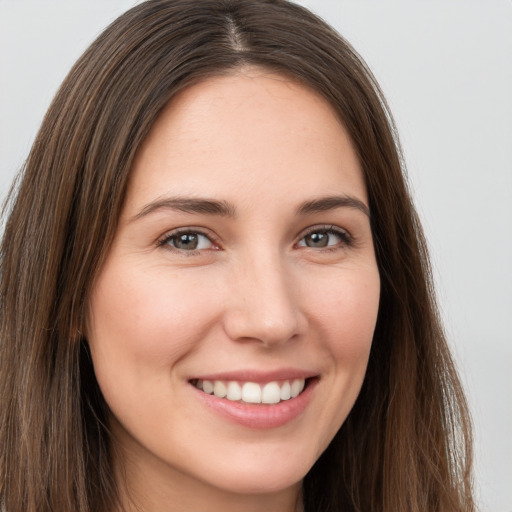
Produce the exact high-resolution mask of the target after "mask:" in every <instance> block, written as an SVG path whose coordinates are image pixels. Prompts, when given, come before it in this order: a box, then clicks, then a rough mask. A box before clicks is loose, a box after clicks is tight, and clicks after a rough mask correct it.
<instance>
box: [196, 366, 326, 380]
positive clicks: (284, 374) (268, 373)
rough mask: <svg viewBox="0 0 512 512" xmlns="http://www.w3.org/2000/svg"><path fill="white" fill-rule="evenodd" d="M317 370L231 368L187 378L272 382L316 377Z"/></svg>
mask: <svg viewBox="0 0 512 512" xmlns="http://www.w3.org/2000/svg"><path fill="white" fill-rule="evenodd" d="M317 376H318V372H314V371H310V370H302V369H299V368H279V369H275V370H265V371H262V370H256V369H246V370H232V371H226V372H217V373H208V374H200V375H195V376H194V377H192V378H191V379H189V380H196V379H201V380H210V381H215V380H222V381H239V382H256V383H264V382H272V381H276V380H278V381H279V380H294V379H309V378H311V377H317Z"/></svg>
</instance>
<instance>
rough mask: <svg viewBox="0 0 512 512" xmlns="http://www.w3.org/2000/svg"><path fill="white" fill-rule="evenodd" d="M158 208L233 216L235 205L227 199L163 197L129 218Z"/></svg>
mask: <svg viewBox="0 0 512 512" xmlns="http://www.w3.org/2000/svg"><path fill="white" fill-rule="evenodd" d="M158 210H177V211H180V212H184V213H200V214H206V215H218V216H221V217H235V207H234V206H233V205H232V204H231V203H229V202H227V201H218V200H216V199H208V198H194V197H164V198H160V199H156V200H155V201H152V202H151V203H148V204H147V205H145V206H144V207H143V208H142V210H141V211H140V212H139V213H137V214H136V215H135V216H134V217H132V219H131V220H132V221H134V220H138V219H141V218H142V217H146V216H147V215H150V214H151V213H154V212H156V211H158Z"/></svg>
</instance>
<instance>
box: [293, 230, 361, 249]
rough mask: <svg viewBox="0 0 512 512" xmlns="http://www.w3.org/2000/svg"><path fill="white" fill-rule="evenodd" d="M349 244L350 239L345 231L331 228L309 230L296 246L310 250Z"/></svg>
mask: <svg viewBox="0 0 512 512" xmlns="http://www.w3.org/2000/svg"><path fill="white" fill-rule="evenodd" d="M350 243H351V238H350V235H349V234H348V233H347V232H346V231H344V230H342V229H339V228H335V227H332V226H331V227H328V228H327V227H326V228H314V229H312V230H310V231H309V232H308V233H306V234H305V235H304V236H303V237H302V238H301V240H300V241H299V243H298V244H297V245H298V246H299V247H309V248H311V249H325V248H335V247H337V246H344V245H349V244H350Z"/></svg>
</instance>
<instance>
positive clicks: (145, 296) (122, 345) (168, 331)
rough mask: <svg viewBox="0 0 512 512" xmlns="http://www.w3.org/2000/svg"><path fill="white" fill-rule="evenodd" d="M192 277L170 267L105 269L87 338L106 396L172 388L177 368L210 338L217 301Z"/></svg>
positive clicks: (98, 283) (93, 299)
mask: <svg viewBox="0 0 512 512" xmlns="http://www.w3.org/2000/svg"><path fill="white" fill-rule="evenodd" d="M190 277H191V276H187V278H184V279H183V278H179V277H178V276H176V275H172V274H171V273H170V272H169V270H168V269H165V268H161V269H152V271H151V272H145V271H140V272H138V271H137V267H134V266H133V265H130V266H126V267H125V266H121V265H118V266H116V267H109V266H108V265H107V266H106V267H105V268H104V270H103V272H102V273H101V274H100V276H99V278H98V280H97V281H96V284H95V287H94V289H93V293H92V296H91V302H90V308H89V310H90V314H89V322H88V335H89V336H88V339H89V345H90V348H91V354H92V359H93V363H94V368H95V373H96V377H97V379H98V382H99V384H100V387H101V389H102V391H103V392H104V394H105V397H106V398H107V395H109V394H113V395H114V397H113V398H114V400H116V398H115V397H116V396H117V394H118V393H120V391H118V390H119V389H121V388H122V389H123V392H126V391H127V390H128V389H129V390H130V393H132V396H137V395H141V396H143V394H144V390H145V388H146V387H148V386H149V387H150V386H155V385H156V384H158V383H160V384H162V383H165V384H168V383H169V380H170V379H171V378H172V375H173V374H172V372H171V371H170V370H171V369H172V368H173V366H174V365H175V364H176V363H177V362H178V361H180V360H181V359H182V358H183V357H185V356H186V354H188V353H189V352H190V351H191V350H193V349H194V348H195V347H196V346H197V344H198V343H200V342H201V340H202V339H204V338H205V337H206V332H207V331H208V329H209V328H210V326H211V325H212V323H214V322H215V315H216V312H215V311H214V310H213V307H214V304H215V301H213V300H211V293H210V291H209V290H208V288H207V287H206V288H205V286H204V282H203V283H202V284H201V280H200V278H199V277H196V278H194V279H191V278H190ZM195 290H196V291H199V290H200V291H201V293H198V292H194V291H195ZM212 293H213V291H212ZM119 383H122V384H123V385H122V386H119ZM162 389H168V385H166V386H162ZM107 401H109V400H107Z"/></svg>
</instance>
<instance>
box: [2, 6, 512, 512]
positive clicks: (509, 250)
mask: <svg viewBox="0 0 512 512" xmlns="http://www.w3.org/2000/svg"><path fill="white" fill-rule="evenodd" d="M136 3H137V2H136V1H135V0H86V1H83V0H0V198H1V199H3V198H4V197H5V195H6V193H7V190H8V186H9V183H10V182H11V180H12V177H13V176H14V174H15V172H16V170H17V169H18V168H19V167H20V166H21V164H22V162H23V160H24V158H25V157H26V155H27V153H28V150H29V148H30V145H31V142H32V140H33V138H34V136H35V133H36V130H37V128H38V126H39V124H40V122H41V120H42V117H43V115H44V112H45V110H46V108H47V106H48V104H49V102H50V100H51V98H52V96H53V94H54V93H55V91H56V89H57V87H58V85H59V83H60V82H61V81H62V79H63V78H64V76H65V75H66V73H67V71H68V70H69V68H70V67H71V65H72V64H73V62H74V61H75V59H76V58H77V57H78V56H79V55H80V54H81V52H82V51H83V50H84V49H85V48H86V46H87V45H88V44H89V43H90V42H91V41H92V40H93V38H94V37H95V36H96V35H97V34H98V33H99V32H100V31H101V29H102V28H104V27H105V26H106V24H107V23H109V22H110V21H112V20H113V19H114V18H115V17H116V16H117V15H119V14H120V13H121V12H123V11H125V10H126V9H127V8H129V7H131V6H132V5H134V4H136ZM300 3H302V4H303V5H306V6H308V7H310V8H311V9H312V10H314V11H316V12H317V13H319V14H320V15H321V16H323V17H324V18H325V19H326V20H327V21H328V22H330V23H331V24H332V25H334V26H335V27H336V28H337V29H338V30H339V31H340V32H341V33H342V34H343V35H344V36H345V37H346V38H347V39H348V40H349V41H350V42H351V43H352V44H353V45H354V46H355V48H356V49H357V50H358V51H359V52H360V53H361V54H362V56H363V57H364V58H365V59H366V61H367V62H368V64H369V65H370V67H371V69H372V70H373V71H374V73H375V75H376V76H377V79H378V80H379V81H380V83H381V85H382V87H383V89H384V92H385V94H386V95H387V97H388V100H389V102H390V105H391V109H392V111H393V112H394V114H395V118H396V121H397V123H398V127H399V130H400V133H401V137H402V142H403V145H404V148H405V154H406V160H407V162H408V167H409V174H410V180H411V185H412V188H413V192H414V196H415V199H416V202H417V205H418V209H419V211H420V215H421V217H422V219H423V223H424V227H425V230H426V233H427V237H428V239H429V242H430V246H431V250H432V257H433V262H434V268H435V274H436V280H437V283H438V292H439V298H440V303H441V308H442V312H443V315H444V318H445V321H446V326H447V331H448V334H449V338H450V340H451V343H452V346H453V350H454V352H455V355H456V359H457V362H458V366H459V368H460V371H461V375H462V378H463V381H464V383H465V385H466V389H467V393H468V396H469V400H470V404H471V407H472V412H473V416H474V422H475V430H476V432H475V434H476V469H477V472H476V477H477V478H476V485H477V492H478V496H479V501H480V505H481V508H482V510H483V511H489V512H510V511H512V434H511V433H512V399H511V395H512V393H511V391H512V378H511V373H510V368H511V364H512V2H511V1H510V0H485V1H484V0H481V1H473V0H429V1H425V0H401V1H398V0H387V1H385V2H383V1H381V2H378V1H376V0H373V1H370V0H310V1H307V0H305V1H301V2H300Z"/></svg>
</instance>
